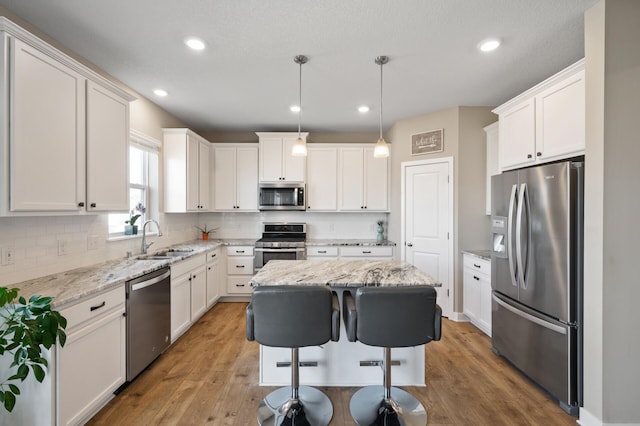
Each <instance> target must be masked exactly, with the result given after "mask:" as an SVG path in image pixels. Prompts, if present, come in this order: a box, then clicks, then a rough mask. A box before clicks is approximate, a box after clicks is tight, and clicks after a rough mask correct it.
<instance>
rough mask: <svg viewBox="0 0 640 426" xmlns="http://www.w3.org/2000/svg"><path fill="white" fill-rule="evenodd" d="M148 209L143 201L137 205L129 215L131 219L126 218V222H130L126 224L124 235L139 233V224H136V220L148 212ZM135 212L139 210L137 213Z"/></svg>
mask: <svg viewBox="0 0 640 426" xmlns="http://www.w3.org/2000/svg"><path fill="white" fill-rule="evenodd" d="M146 211H147V209H145V208H144V206H143V205H142V203H138V204H136V206H135V207H134V208H133V210H131V213H130V215H129V220H125V221H124V223H128V225H125V226H124V235H137V234H138V225H136V221H137V220H138V218H139V217H140V216H142V215H143V214H144V212H146ZM134 212H138V213H137V214H136V213H134Z"/></svg>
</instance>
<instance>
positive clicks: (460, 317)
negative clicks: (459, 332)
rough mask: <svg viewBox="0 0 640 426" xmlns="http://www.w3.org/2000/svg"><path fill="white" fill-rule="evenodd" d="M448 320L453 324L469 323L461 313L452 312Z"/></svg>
mask: <svg viewBox="0 0 640 426" xmlns="http://www.w3.org/2000/svg"><path fill="white" fill-rule="evenodd" d="M449 319H450V320H451V321H455V322H469V318H467V316H466V315H465V314H463V313H462V312H454V313H453V314H452V315H451V316H450V317H449Z"/></svg>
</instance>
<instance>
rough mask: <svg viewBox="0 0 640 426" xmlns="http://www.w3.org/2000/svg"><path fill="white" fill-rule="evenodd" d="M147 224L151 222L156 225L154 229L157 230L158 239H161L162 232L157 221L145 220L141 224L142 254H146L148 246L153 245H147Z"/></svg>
mask: <svg viewBox="0 0 640 426" xmlns="http://www.w3.org/2000/svg"><path fill="white" fill-rule="evenodd" d="M149 222H153V223H155V224H156V229H157V230H158V237H162V231H161V230H160V224H159V223H158V221H156V220H153V219H149V220H146V221H145V222H144V223H143V224H142V254H147V249H148V248H149V246H151V244H153V241H151V242H150V243H149V244H147V224H148V223H149Z"/></svg>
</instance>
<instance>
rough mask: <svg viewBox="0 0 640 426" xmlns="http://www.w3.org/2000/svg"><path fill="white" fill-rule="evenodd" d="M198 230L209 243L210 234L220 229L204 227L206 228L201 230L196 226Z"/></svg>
mask: <svg viewBox="0 0 640 426" xmlns="http://www.w3.org/2000/svg"><path fill="white" fill-rule="evenodd" d="M196 228H197V229H198V230H199V231H200V233H201V235H202V240H203V241H207V240H208V239H209V234H210V233H212V232H216V230H217V229H218V228H209V229H207V225H204V228H200V227H199V226H196Z"/></svg>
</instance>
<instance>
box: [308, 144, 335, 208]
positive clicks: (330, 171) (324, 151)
mask: <svg viewBox="0 0 640 426" xmlns="http://www.w3.org/2000/svg"><path fill="white" fill-rule="evenodd" d="M306 196H307V210H308V211H335V210H336V209H337V208H338V202H337V200H338V148H336V147H332V146H326V145H323V146H313V145H310V146H308V147H307V195H306Z"/></svg>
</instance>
